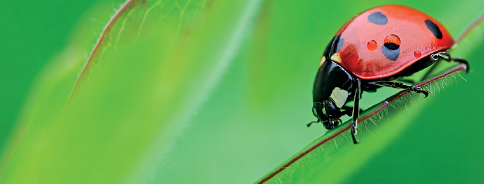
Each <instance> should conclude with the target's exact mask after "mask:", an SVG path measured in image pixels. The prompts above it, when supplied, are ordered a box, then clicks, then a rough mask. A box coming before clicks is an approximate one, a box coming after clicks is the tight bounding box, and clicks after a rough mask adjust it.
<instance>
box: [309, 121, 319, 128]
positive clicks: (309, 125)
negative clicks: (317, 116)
mask: <svg viewBox="0 0 484 184" xmlns="http://www.w3.org/2000/svg"><path fill="white" fill-rule="evenodd" d="M313 123H319V121H311V122H309V123H308V124H307V126H308V127H309V126H311V124H313Z"/></svg>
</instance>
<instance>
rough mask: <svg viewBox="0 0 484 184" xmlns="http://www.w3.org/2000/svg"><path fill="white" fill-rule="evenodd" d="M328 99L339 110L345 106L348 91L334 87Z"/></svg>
mask: <svg viewBox="0 0 484 184" xmlns="http://www.w3.org/2000/svg"><path fill="white" fill-rule="evenodd" d="M329 97H330V98H331V99H333V101H334V103H335V104H336V106H337V107H338V108H341V107H343V105H344V104H345V102H346V99H348V91H346V90H344V89H341V88H339V87H335V88H334V89H333V92H331V95H330V96H329Z"/></svg>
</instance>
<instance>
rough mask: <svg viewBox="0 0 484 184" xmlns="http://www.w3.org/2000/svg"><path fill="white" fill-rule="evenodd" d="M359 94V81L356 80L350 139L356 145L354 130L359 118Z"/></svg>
mask: <svg viewBox="0 0 484 184" xmlns="http://www.w3.org/2000/svg"><path fill="white" fill-rule="evenodd" d="M360 94H361V80H360V79H356V90H355V101H354V105H353V123H351V137H352V138H353V143H355V144H358V143H359V142H358V141H356V137H355V135H356V128H357V127H358V117H359V116H360V96H361V95H360Z"/></svg>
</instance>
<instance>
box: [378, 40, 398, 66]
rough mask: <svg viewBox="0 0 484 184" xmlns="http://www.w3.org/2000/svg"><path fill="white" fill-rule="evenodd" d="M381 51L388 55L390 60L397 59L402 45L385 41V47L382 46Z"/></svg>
mask: <svg viewBox="0 0 484 184" xmlns="http://www.w3.org/2000/svg"><path fill="white" fill-rule="evenodd" d="M381 51H382V52H383V55H385V57H387V58H388V59H389V60H393V61H395V60H397V59H398V57H399V56H400V46H399V45H397V44H394V43H390V42H388V43H385V44H383V47H381Z"/></svg>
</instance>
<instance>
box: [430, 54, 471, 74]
mask: <svg viewBox="0 0 484 184" xmlns="http://www.w3.org/2000/svg"><path fill="white" fill-rule="evenodd" d="M430 59H431V60H434V61H437V62H436V63H435V64H433V65H432V67H431V68H430V69H429V71H427V73H425V75H424V76H423V78H422V80H425V79H427V77H428V76H429V75H430V74H431V73H432V71H433V70H435V68H437V65H438V64H439V63H440V61H438V60H439V59H443V60H446V61H448V62H453V61H455V62H459V63H462V64H465V65H466V73H469V63H468V62H467V61H466V60H464V59H462V58H452V57H450V54H449V53H448V52H446V51H442V52H437V53H434V54H431V55H430Z"/></svg>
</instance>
